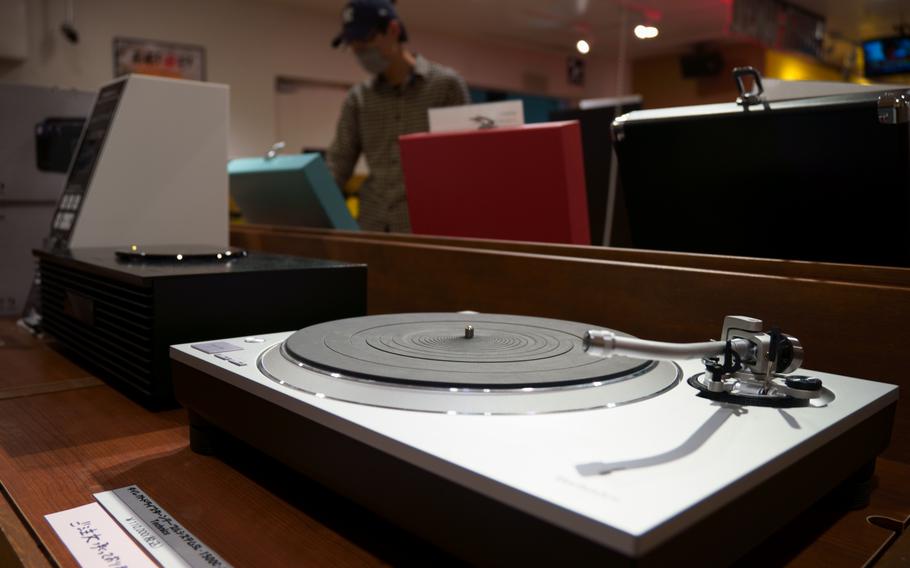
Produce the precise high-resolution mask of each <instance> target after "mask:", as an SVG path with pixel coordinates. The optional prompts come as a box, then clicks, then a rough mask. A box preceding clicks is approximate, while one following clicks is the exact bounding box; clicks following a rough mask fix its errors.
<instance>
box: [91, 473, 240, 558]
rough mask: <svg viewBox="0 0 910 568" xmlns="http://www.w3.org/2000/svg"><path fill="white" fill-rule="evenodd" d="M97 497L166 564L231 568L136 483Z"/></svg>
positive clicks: (115, 517)
mask: <svg viewBox="0 0 910 568" xmlns="http://www.w3.org/2000/svg"><path fill="white" fill-rule="evenodd" d="M95 499H96V500H97V501H98V502H99V503H101V505H102V506H103V507H104V508H105V509H107V512H108V513H110V515H111V516H112V517H114V519H116V521H117V522H118V523H120V525H121V526H122V527H123V528H124V529H125V530H126V531H127V532H128V533H129V534H130V536H132V537H133V538H135V539H136V540H137V541H138V542H139V544H141V545H142V546H143V547H144V548H145V549H146V551H148V553H149V554H150V555H151V556H152V557H153V558H155V559H156V560H157V561H158V562H160V563H161V564H162V565H164V566H169V567H170V566H181V567H188V568H230V567H231V565H230V564H228V563H227V562H225V561H224V559H223V558H221V557H220V556H218V555H217V554H216V553H215V552H214V551H213V550H212V549H210V548H209V547H208V546H206V545H205V543H203V542H202V541H201V540H199V539H198V538H196V537H195V536H194V535H193V533H191V532H190V531H188V530H186V529H185V528H184V527H183V526H182V525H181V524H180V523H178V522H177V521H176V520H175V519H174V517H172V516H171V515H169V514H168V512H167V511H165V510H164V509H163V508H162V507H161V506H160V505H158V503H155V501H153V500H152V499H151V498H150V497H149V496H148V495H146V494H145V493H144V492H143V491H142V490H141V489H139V487H138V486H136V485H129V486H127V487H121V488H120V489H114V490H113V491H105V492H103V493H95Z"/></svg>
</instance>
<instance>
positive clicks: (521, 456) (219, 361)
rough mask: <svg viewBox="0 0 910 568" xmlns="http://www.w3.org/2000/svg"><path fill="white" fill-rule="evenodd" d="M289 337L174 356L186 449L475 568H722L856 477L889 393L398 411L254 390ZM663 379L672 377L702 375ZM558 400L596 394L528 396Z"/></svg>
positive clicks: (686, 369) (176, 351)
mask: <svg viewBox="0 0 910 568" xmlns="http://www.w3.org/2000/svg"><path fill="white" fill-rule="evenodd" d="M438 316H439V315H434V316H433V317H438ZM446 317H453V314H448V315H447V316H446ZM457 323H459V324H461V323H462V322H457ZM579 325H581V326H582V327H584V326H583V324H579ZM477 329H478V330H479V329H480V328H479V327H478V328H477ZM298 333H299V332H298ZM348 335H353V334H348ZM396 335H397V334H396ZM294 336H295V334H291V333H282V334H271V335H264V336H262V337H260V338H256V340H255V341H256V342H247V340H249V338H233V339H226V340H222V341H224V342H227V343H228V344H231V345H233V346H236V347H239V349H237V350H233V351H230V352H227V353H224V354H221V355H222V357H218V356H217V355H218V354H210V353H205V352H203V351H201V350H199V349H198V348H194V347H193V346H192V345H189V344H186V345H178V346H174V347H172V352H171V354H172V359H173V365H174V371H173V374H174V384H175V391H176V394H177V397H178V400H179V401H180V402H181V403H182V404H183V405H184V406H186V407H187V408H188V410H189V411H190V416H191V438H192V443H193V446H194V449H197V450H213V449H214V450H217V446H218V443H217V442H218V439H219V437H220V436H225V435H226V436H231V437H235V438H238V439H240V440H242V441H244V442H246V443H248V444H251V445H253V446H254V447H256V448H258V449H259V450H261V451H263V452H265V453H266V454H269V455H271V456H273V457H275V458H277V459H279V460H280V461H282V462H284V463H285V464H287V465H289V466H290V467H292V468H294V469H296V470H298V471H300V472H301V473H303V474H305V475H307V476H309V477H312V478H314V479H316V480H317V481H319V482H321V483H323V484H325V485H326V486H328V487H330V488H333V489H334V490H336V491H338V492H339V493H342V494H343V495H346V496H348V497H349V498H351V499H353V500H355V501H357V502H359V503H361V504H363V505H364V506H366V507H368V508H370V509H372V510H374V511H376V512H378V513H379V514H381V515H383V516H385V517H387V518H389V519H391V520H393V521H394V522H396V523H397V524H400V525H402V526H403V527H405V528H407V529H408V530H411V531H413V532H415V533H416V534H418V535H421V536H423V537H425V538H427V539H429V540H431V541H432V542H434V543H435V544H437V545H439V546H441V547H443V548H445V549H447V550H450V551H452V552H453V553H455V554H456V555H459V556H461V557H463V558H465V559H466V560H468V561H471V562H474V563H482V564H491V563H494V564H495V563H510V564H514V563H517V562H528V563H530V564H534V565H540V564H551V565H552V564H556V563H559V564H562V565H566V564H579V563H583V564H590V563H593V562H600V561H611V562H616V563H618V564H627V565H632V564H635V565H662V564H668V563H670V562H675V561H678V559H679V555H680V554H690V555H697V556H696V557H697V558H698V559H699V562H700V563H702V564H710V563H715V562H730V561H732V560H734V559H736V558H737V557H739V556H740V555H742V554H743V553H745V552H746V551H748V550H749V549H750V548H751V547H753V546H754V545H756V544H758V543H759V542H761V540H763V539H764V538H765V537H766V536H768V535H770V534H771V533H772V532H773V531H774V530H775V529H776V528H777V527H779V526H781V525H783V524H784V523H785V522H786V521H787V520H789V519H790V518H793V517H794V516H795V515H796V514H797V513H799V512H800V511H802V510H803V509H805V508H807V507H808V506H809V505H811V504H812V503H813V502H814V501H816V500H817V499H818V498H820V497H821V496H823V495H825V494H826V493H828V492H829V491H830V490H831V489H833V488H834V487H835V486H837V485H838V484H839V483H840V482H841V481H843V480H844V479H846V478H848V477H849V476H850V475H851V474H853V473H854V472H856V471H858V470H860V469H861V468H863V467H864V466H867V465H868V464H869V463H870V462H872V461H873V460H874V458H875V456H876V455H877V454H878V453H880V452H881V451H882V450H883V449H884V447H885V446H886V445H887V441H888V438H889V435H890V428H891V423H892V420H893V411H894V406H895V403H896V400H897V390H896V388H895V387H893V386H891V385H884V384H880V383H873V382H869V381H863V380H860V379H852V378H847V377H841V376H836V375H830V374H825V373H812V374H813V376H817V377H819V378H821V379H822V380H823V381H824V383H825V385H826V387H827V388H829V389H830V390H831V391H832V392H833V393H834V394H835V395H836V398H835V399H834V400H833V401H832V402H831V403H830V404H828V405H827V406H824V407H803V408H790V409H776V408H762V407H748V408H746V407H741V406H736V405H731V404H726V403H718V402H714V401H711V400H707V399H704V398H702V397H699V396H697V391H696V390H695V389H693V388H692V387H690V386H689V385H688V384H687V383H686V382H685V381H684V380H683V381H675V380H674V381H671V384H670V386H669V387H666V388H664V389H662V390H659V392H657V393H656V394H654V395H652V396H647V397H644V398H642V399H640V400H638V401H636V402H630V403H628V404H618V405H603V406H601V407H599V408H596V409H593V410H578V411H573V412H537V413H517V414H516V413H503V414H497V413H493V412H490V413H467V412H458V411H454V412H433V411H414V410H403V409H400V408H388V407H384V406H385V405H381V404H370V403H368V402H357V401H354V402H352V401H345V400H338V399H335V398H332V397H329V396H325V393H323V392H308V391H307V390H306V389H302V388H299V386H295V385H292V384H288V381H286V380H284V379H277V380H276V378H275V377H272V376H269V375H268V374H267V372H266V371H267V370H268V369H267V363H263V362H264V361H266V357H267V354H268V353H273V355H274V353H276V350H280V349H281V347H282V344H284V345H285V347H287V346H292V345H293V342H292V341H290V340H289V338H293V337H294ZM298 337H299V336H298ZM325 337H328V335H325ZM259 340H261V341H259ZM579 342H580V335H579ZM197 347H198V345H197ZM576 347H577V346H575V345H573V347H572V349H575V348H576ZM286 355H287V357H288V358H286V359H285V360H295V357H301V354H300V350H298V352H297V353H296V354H286ZM282 357H284V356H282ZM297 362H301V361H299V360H298V361H297ZM668 365H670V367H671V368H674V369H677V370H678V374H679V376H681V377H683V378H688V377H691V376H693V375H695V374H697V373H698V372H700V371H702V370H703V368H699V365H698V363H697V362H688V361H683V362H678V363H677V364H668ZM633 367H634V365H633ZM801 372H802V373H809V372H808V371H805V370H801ZM297 373H298V374H299V375H301V376H303V375H322V376H328V377H331V373H337V374H340V373H339V372H338V371H337V370H335V371H333V370H328V369H323V370H321V371H320V370H314V369H313V368H304V367H298V369H297ZM340 380H342V381H344V382H357V380H364V378H363V377H360V378H358V379H354V378H341V379H340ZM459 380H460V379H459ZM627 380H628V382H634V381H636V380H639V379H638V378H630V379H627ZM282 381H284V382H283V383H282ZM369 381H375V378H374V379H369ZM380 382H381V381H380ZM418 382H419V383H421V384H406V385H401V384H394V381H393V382H391V383H389V384H383V385H382V386H383V388H387V389H417V390H420V389H427V388H430V389H433V388H436V389H442V390H445V391H446V392H448V393H449V395H448V396H451V397H452V399H453V400H470V399H471V398H478V399H479V398H484V397H489V396H491V395H495V396H508V394H504V393H493V392H490V393H484V392H483V389H485V388H489V389H491V390H492V389H493V388H495V385H493V384H490V383H489V382H487V381H486V380H485V381H484V382H482V383H480V385H481V386H480V387H479V388H480V391H481V392H479V393H478V392H473V391H470V389H469V392H463V391H461V390H459V391H454V392H453V391H451V390H449V389H453V388H454V389H461V388H463V384H462V383H459V384H461V385H462V386H459V387H455V386H448V384H447V383H444V384H441V385H427V384H422V383H423V382H422V381H418ZM592 383H593V381H592ZM586 384H588V383H587V381H586ZM512 386H514V385H511V384H509V383H507V388H508V389H511V387H512ZM570 386H571V387H573V388H583V389H585V390H590V391H591V392H594V391H596V389H597V388H598V387H593V384H591V385H590V386H584V387H580V386H579V385H555V386H554V385H548V386H547V387H542V388H541V390H546V388H557V389H559V388H568V387H570ZM522 388H536V387H522ZM511 390H514V389H511ZM518 390H519V392H522V391H521V389H518ZM515 394H518V393H515ZM525 394H527V393H525ZM320 395H322V396H320ZM238 417H242V418H243V419H242V420H238Z"/></svg>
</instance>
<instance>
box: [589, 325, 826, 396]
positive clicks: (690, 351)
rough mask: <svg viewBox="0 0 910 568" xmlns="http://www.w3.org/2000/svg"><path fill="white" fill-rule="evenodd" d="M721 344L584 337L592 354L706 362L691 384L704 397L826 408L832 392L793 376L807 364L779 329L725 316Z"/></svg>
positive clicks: (601, 333)
mask: <svg viewBox="0 0 910 568" xmlns="http://www.w3.org/2000/svg"><path fill="white" fill-rule="evenodd" d="M721 337H722V338H723V339H722V340H720V341H705V342H701V343H666V342H661V341H647V340H643V339H636V338H631V337H623V336H618V335H616V334H614V333H613V332H610V331H607V330H590V331H588V332H587V333H585V336H584V344H585V349H586V350H587V351H588V352H589V353H591V354H592V355H596V356H600V357H610V356H612V355H622V356H627V357H634V358H639V359H659V360H674V359H702V361H703V362H704V364H705V371H704V372H702V373H698V374H696V375H694V376H692V377H690V378H689V380H688V383H689V384H690V385H691V386H693V387H695V388H696V389H698V390H699V391H700V394H701V396H704V397H706V398H710V399H713V400H718V401H723V402H732V403H736V404H744V405H752V406H774V407H781V408H787V407H796V406H824V405H826V404H828V403H829V402H830V401H831V400H833V399H834V394H833V393H832V392H831V391H830V390H828V389H826V388H824V387H823V386H822V382H821V380H820V379H818V378H815V377H809V376H805V375H793V374H790V373H793V372H794V371H796V370H797V369H798V368H799V367H800V365H802V362H803V348H802V345H800V342H799V340H798V339H796V338H795V337H793V336H792V335H787V334H784V333H781V332H780V330H778V329H777V328H771V329H770V330H769V331H764V330H763V324H762V321H761V320H759V319H756V318H751V317H746V316H727V317H726V318H724V327H723V332H722V334H721Z"/></svg>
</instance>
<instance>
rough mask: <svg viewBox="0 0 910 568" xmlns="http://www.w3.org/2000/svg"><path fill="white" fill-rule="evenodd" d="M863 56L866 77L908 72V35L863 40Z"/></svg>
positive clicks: (909, 61)
mask: <svg viewBox="0 0 910 568" xmlns="http://www.w3.org/2000/svg"><path fill="white" fill-rule="evenodd" d="M863 56H864V58H865V61H866V76H867V77H875V76H878V75H892V74H895V73H910V36H902V37H901V36H897V37H886V38H881V39H872V40H869V41H864V42H863Z"/></svg>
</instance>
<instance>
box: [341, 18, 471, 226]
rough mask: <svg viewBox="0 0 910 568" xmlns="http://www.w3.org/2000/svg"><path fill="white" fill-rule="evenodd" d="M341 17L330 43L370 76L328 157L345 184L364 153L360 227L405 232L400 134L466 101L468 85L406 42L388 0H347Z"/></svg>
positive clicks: (351, 99)
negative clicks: (438, 109) (348, 53)
mask: <svg viewBox="0 0 910 568" xmlns="http://www.w3.org/2000/svg"><path fill="white" fill-rule="evenodd" d="M342 23H343V26H342V30H341V33H339V34H338V36H337V37H336V38H335V40H334V41H333V42H332V47H338V46H339V45H346V46H348V47H349V48H350V49H351V51H352V52H353V53H354V55H355V56H356V57H357V60H358V61H359V63H360V65H361V66H362V67H363V68H364V69H365V70H366V71H367V72H368V73H370V74H371V75H372V78H370V79H369V80H367V81H364V82H363V83H360V84H358V85H355V86H354V87H352V88H351V89H350V91H348V94H347V97H346V98H345V101H344V104H343V106H342V109H341V117H340V118H339V120H338V125H337V128H336V132H335V138H334V140H333V141H332V144H331V145H330V146H329V149H328V152H327V154H326V161H327V162H328V165H329V168H330V169H331V171H332V174H333V175H334V177H335V181H336V182H337V183H338V186H339V187H344V185H345V184H346V183H347V181H348V179H349V178H350V177H351V174H352V172H353V171H354V166H355V164H356V163H357V160H358V158H359V157H360V154H361V153H363V155H364V157H365V158H366V162H367V166H368V167H369V170H370V173H369V176H368V177H367V179H366V180H365V181H364V183H363V185H362V186H361V188H360V215H359V217H358V221H359V223H360V227H361V228H362V229H364V230H368V231H387V232H388V231H391V232H410V231H411V223H410V219H409V217H408V202H407V196H406V194H405V187H404V177H403V175H402V171H401V157H400V154H399V149H398V137H399V136H401V135H402V134H410V133H412V132H426V131H427V130H429V118H428V115H427V111H428V110H429V109H431V108H435V107H443V106H453V105H463V104H468V102H469V97H468V89H467V85H466V84H465V82H464V80H463V79H462V78H461V77H460V76H459V75H458V74H457V73H456V72H455V71H454V70H452V69H450V68H448V67H444V66H442V65H439V64H437V63H433V62H431V61H429V60H427V59H425V58H424V57H423V56H421V55H418V54H415V53H413V52H411V51H410V50H409V49H407V47H405V45H404V44H405V43H407V40H408V35H407V32H406V30H405V27H404V24H403V23H402V22H401V20H400V19H399V18H398V14H397V13H396V11H395V7H394V6H393V5H392V3H391V2H389V1H388V0H352V1H350V2H348V3H347V4H346V5H345V8H344V10H343V11H342Z"/></svg>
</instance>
